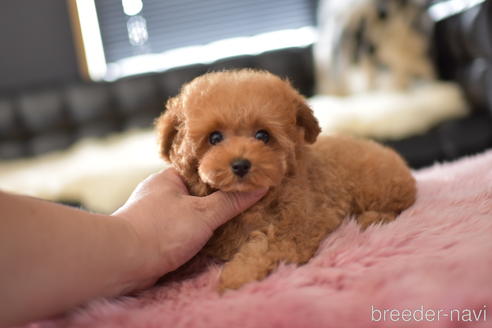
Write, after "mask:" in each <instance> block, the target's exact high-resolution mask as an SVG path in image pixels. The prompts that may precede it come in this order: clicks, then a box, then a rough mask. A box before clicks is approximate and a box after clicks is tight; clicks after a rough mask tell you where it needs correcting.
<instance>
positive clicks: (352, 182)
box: [158, 70, 416, 289]
mask: <svg viewBox="0 0 492 328" xmlns="http://www.w3.org/2000/svg"><path fill="white" fill-rule="evenodd" d="M158 129H159V131H160V133H161V151H162V154H163V156H164V158H165V159H167V160H169V161H170V162H172V163H173V165H174V166H175V167H176V168H177V169H178V170H179V171H180V173H181V174H182V175H183V177H184V178H185V180H186V182H187V184H188V186H189V189H190V192H191V193H193V194H195V195H206V194H209V193H211V192H213V191H214V190H217V189H221V190H224V191H247V190H254V189H258V188H261V187H269V192H268V193H267V195H266V196H265V197H264V198H263V199H262V200H260V201H259V202H258V203H257V204H255V205H254V206H253V207H251V208H250V209H249V210H247V211H245V212H244V213H242V214H241V215H239V216H238V217H236V218H234V219H232V220H231V221H229V222H228V223H226V224H224V225H223V226H222V227H220V228H219V229H217V230H216V231H215V233H214V236H213V237H212V239H211V240H210V241H209V243H208V244H207V245H206V247H205V249H204V251H205V252H207V253H208V254H210V255H213V256H215V257H218V258H220V259H223V260H226V261H228V262H227V263H226V264H225V267H224V270H223V272H222V276H221V282H220V289H225V288H238V287H240V286H241V285H243V284H244V283H247V282H249V281H252V280H256V279H261V278H263V277H265V276H266V275H267V274H268V273H269V272H270V271H271V270H272V269H274V268H275V267H276V266H277V265H278V263H279V262H280V261H285V262H291V263H299V264H301V263H305V262H306V261H308V260H309V259H310V258H311V257H312V256H313V254H314V253H315V252H316V250H317V248H318V246H319V243H320V242H321V240H322V239H323V238H325V237H326V236H327V234H328V233H330V232H332V231H333V230H334V229H336V228H337V227H338V225H339V224H340V223H341V221H342V220H343V218H344V217H346V216H347V215H351V214H352V215H355V216H356V217H357V220H358V221H359V223H361V225H362V226H363V227H367V226H368V225H370V224H371V223H375V222H387V221H391V220H393V219H394V218H395V217H396V215H398V214H399V213H400V212H401V211H402V210H404V209H405V208H407V207H409V206H410V205H411V204H412V203H413V202H414V200H415V193H416V192H415V181H414V179H413V177H412V176H411V174H410V171H409V170H408V168H407V166H406V165H405V163H404V162H403V160H401V158H400V157H399V156H398V155H397V154H396V153H394V152H393V151H391V150H390V149H388V148H385V147H383V146H381V145H378V144H376V143H374V142H371V141H365V140H358V139H352V138H348V137H322V138H319V140H318V141H317V142H316V143H314V142H315V140H316V137H317V135H318V133H319V127H318V125H317V121H316V119H315V118H314V117H313V116H312V112H311V110H310V109H309V108H308V107H307V106H306V105H305V102H304V100H303V98H302V97H301V96H300V95H299V94H298V93H297V92H296V91H295V90H293V89H292V88H291V87H290V85H289V84H288V83H287V82H285V81H282V80H280V79H279V78H277V77H275V76H273V75H271V74H268V73H265V72H255V71H249V70H243V71H235V72H222V73H211V74H208V75H205V76H202V77H199V78H197V79H196V80H194V81H192V82H191V83H190V84H188V85H187V86H185V87H184V88H183V89H182V92H181V94H180V95H179V96H178V97H177V98H174V99H172V100H170V102H169V103H168V109H167V112H166V113H165V114H164V115H163V116H162V117H161V118H160V119H159V122H158ZM217 133H219V134H220V136H221V137H220V138H219V137H217ZM265 133H266V134H267V136H268V138H267V137H265ZM217 140H219V141H218V142H216V141H217ZM313 143H314V144H313ZM310 144H313V145H310ZM238 160H241V161H240V162H241V163H242V162H244V160H247V162H248V163H249V165H248V166H247V167H245V168H244V169H245V171H246V173H245V172H240V174H239V173H238V171H237V170H236V169H235V168H234V165H236V164H234V163H237V162H238ZM236 168H237V167H236ZM241 171H243V170H241Z"/></svg>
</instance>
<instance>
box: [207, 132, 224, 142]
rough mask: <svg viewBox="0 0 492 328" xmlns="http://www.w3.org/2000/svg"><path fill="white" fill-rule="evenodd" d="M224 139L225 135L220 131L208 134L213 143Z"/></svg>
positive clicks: (209, 140)
mask: <svg viewBox="0 0 492 328" xmlns="http://www.w3.org/2000/svg"><path fill="white" fill-rule="evenodd" d="M222 140H224V136H223V135H222V133H220V132H219V131H214V132H212V133H210V135H209V136H208V142H210V144H212V145H216V144H218V143H219V142H221V141H222Z"/></svg>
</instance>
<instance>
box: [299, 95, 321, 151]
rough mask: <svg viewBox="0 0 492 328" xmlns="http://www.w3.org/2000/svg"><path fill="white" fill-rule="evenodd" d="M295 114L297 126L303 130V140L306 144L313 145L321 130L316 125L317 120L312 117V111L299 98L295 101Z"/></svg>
mask: <svg viewBox="0 0 492 328" xmlns="http://www.w3.org/2000/svg"><path fill="white" fill-rule="evenodd" d="M296 106H297V114H296V123H297V125H298V126H301V127H303V128H304V140H305V141H306V142H307V143H310V144H312V143H314V142H315V141H316V138H317V137H318V135H319V133H320V132H321V129H320V127H319V124H318V120H317V119H316V117H314V114H313V111H312V109H311V108H309V106H308V105H307V104H306V101H305V100H304V99H303V98H302V97H299V99H296Z"/></svg>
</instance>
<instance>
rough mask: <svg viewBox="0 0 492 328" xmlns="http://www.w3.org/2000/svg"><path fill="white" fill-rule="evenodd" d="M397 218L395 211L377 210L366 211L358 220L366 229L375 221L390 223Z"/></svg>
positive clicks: (363, 228)
mask: <svg viewBox="0 0 492 328" xmlns="http://www.w3.org/2000/svg"><path fill="white" fill-rule="evenodd" d="M395 218H396V214H395V213H382V212H375V211H366V212H364V213H362V214H360V215H359V216H358V217H357V222H359V224H360V226H361V227H362V230H365V229H366V228H367V227H369V226H370V225H371V224H374V223H388V222H391V221H393V220H394V219H395Z"/></svg>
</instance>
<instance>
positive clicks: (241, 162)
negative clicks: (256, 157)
mask: <svg viewBox="0 0 492 328" xmlns="http://www.w3.org/2000/svg"><path fill="white" fill-rule="evenodd" d="M250 168H251V162H250V161H249V160H247V159H245V158H237V159H235V160H233V161H232V162H231V169H232V172H233V173H234V174H235V175H237V176H238V177H240V178H242V177H244V176H245V175H246V174H247V173H248V172H249V169H250Z"/></svg>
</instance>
